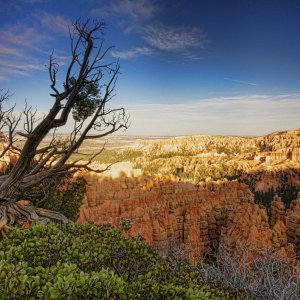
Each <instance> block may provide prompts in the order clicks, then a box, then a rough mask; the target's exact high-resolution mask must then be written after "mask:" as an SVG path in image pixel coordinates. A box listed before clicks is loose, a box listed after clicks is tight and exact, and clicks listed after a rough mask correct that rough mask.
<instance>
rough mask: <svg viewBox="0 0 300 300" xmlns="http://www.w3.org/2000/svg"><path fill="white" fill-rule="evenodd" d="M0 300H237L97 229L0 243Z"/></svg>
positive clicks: (16, 233)
mask: <svg viewBox="0 0 300 300" xmlns="http://www.w3.org/2000/svg"><path fill="white" fill-rule="evenodd" d="M0 299H172V300H173V299H207V300H213V299H238V297H237V296H235V295H234V294H232V293H229V292H228V291H225V290H224V289H222V288H217V287H213V286H211V285H209V284H206V283H204V282H203V281H202V278H201V277H200V276H199V272H193V271H192V270H188V268H185V270H183V271H182V272H181V273H180V274H178V273H175V272H173V271H172V268H171V267H170V266H169V264H167V263H166V262H165V261H164V260H163V259H162V258H161V257H160V256H158V254H157V253H156V251H155V250H154V249H152V248H150V247H149V246H147V245H146V244H145V243H144V242H143V240H142V239H140V238H128V239H126V238H124V237H123V234H122V231H121V230H120V229H116V228H112V227H110V226H94V225H90V224H87V225H71V224H63V225H53V224H50V225H41V224H34V225H33V226H32V227H31V228H30V229H27V230H25V231H20V230H18V229H14V230H12V231H11V232H10V235H9V239H7V240H2V241H1V242H0Z"/></svg>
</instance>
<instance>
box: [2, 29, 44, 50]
mask: <svg viewBox="0 0 300 300" xmlns="http://www.w3.org/2000/svg"><path fill="white" fill-rule="evenodd" d="M48 39H49V38H48V36H47V35H45V34H43V33H39V32H38V31H37V30H36V29H35V28H33V27H28V26H26V25H24V24H21V23H16V24H15V25H13V26H6V27H4V28H2V29H0V40H1V42H2V43H5V44H6V45H7V44H11V45H17V46H23V47H26V48H30V49H34V50H40V47H39V45H40V44H41V42H44V41H46V40H48Z"/></svg>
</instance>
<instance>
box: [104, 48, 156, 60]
mask: <svg viewBox="0 0 300 300" xmlns="http://www.w3.org/2000/svg"><path fill="white" fill-rule="evenodd" d="M110 54H111V56H112V57H115V58H121V59H132V58H136V57H139V56H145V55H146V56H147V55H151V54H153V50H152V49H150V48H147V47H136V48H133V49H129V50H124V51H112V52H111V53H110Z"/></svg>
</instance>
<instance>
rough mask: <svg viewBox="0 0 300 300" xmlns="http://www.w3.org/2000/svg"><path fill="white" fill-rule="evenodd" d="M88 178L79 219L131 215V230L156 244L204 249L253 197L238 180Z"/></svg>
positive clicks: (111, 220)
mask: <svg viewBox="0 0 300 300" xmlns="http://www.w3.org/2000/svg"><path fill="white" fill-rule="evenodd" d="M86 179H87V181H88V186H87V197H86V199H85V202H84V203H83V205H82V207H81V210H80V217H79V220H78V222H79V223H84V222H95V223H97V224H100V223H111V224H114V225H118V224H119V223H120V222H121V221H122V220H130V221H131V223H132V227H131V229H130V231H129V234H130V235H133V236H136V235H140V236H142V237H143V238H144V239H145V240H146V241H147V242H148V243H150V244H153V245H155V246H157V247H158V248H164V247H166V243H167V242H168V240H170V239H172V240H173V241H174V240H175V242H177V243H185V244H186V245H188V246H189V247H190V248H191V249H197V251H198V252H199V253H200V252H201V253H204V252H206V251H208V250H209V249H212V248H214V247H216V246H217V245H218V243H219V239H220V235H221V230H222V228H223V227H224V226H226V224H227V222H228V217H229V215H230V214H232V213H234V211H235V210H236V209H237V208H238V207H239V206H241V205H242V204H246V203H247V204H251V203H253V195H252V194H251V192H250V191H249V189H248V187H247V186H246V185H245V184H241V183H238V182H236V181H233V182H219V183H217V182H216V183H206V184H205V183H202V184H199V185H193V184H191V183H189V182H182V181H178V180H177V179H176V178H175V177H173V178H172V177H166V176H165V177H150V176H142V177H126V176H122V177H119V178H115V179H112V178H109V177H102V176H97V175H91V174H89V175H87V176H86ZM199 253H198V254H199ZM195 254H196V253H195Z"/></svg>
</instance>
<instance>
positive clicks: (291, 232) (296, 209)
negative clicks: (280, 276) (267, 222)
mask: <svg viewBox="0 0 300 300" xmlns="http://www.w3.org/2000/svg"><path fill="white" fill-rule="evenodd" d="M286 227H287V239H288V241H289V242H290V243H293V245H294V246H295V250H296V251H299V250H300V192H299V193H298V197H297V199H296V200H294V201H293V202H292V204H291V209H290V210H288V211H287V214H286Z"/></svg>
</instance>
